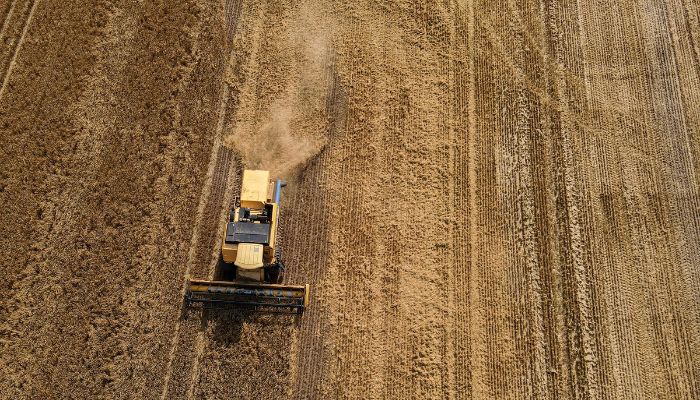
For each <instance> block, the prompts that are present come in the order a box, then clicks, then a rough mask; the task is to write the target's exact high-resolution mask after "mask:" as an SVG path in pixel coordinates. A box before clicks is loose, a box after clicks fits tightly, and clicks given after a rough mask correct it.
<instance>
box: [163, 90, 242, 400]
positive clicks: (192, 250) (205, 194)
mask: <svg viewBox="0 0 700 400" xmlns="http://www.w3.org/2000/svg"><path fill="white" fill-rule="evenodd" d="M228 93H229V89H228V85H227V84H226V83H224V84H223V88H222V90H221V98H220V102H219V120H218V122H217V125H216V131H215V133H214V141H213V143H212V149H211V153H210V156H209V165H208V167H207V179H206V181H205V182H204V187H203V189H202V193H201V194H200V196H199V204H198V206H197V214H196V217H195V221H197V222H196V225H195V227H194V229H193V230H192V239H191V241H190V247H189V250H188V252H187V264H186V266H185V271H184V272H183V274H181V275H182V276H184V280H183V283H182V289H181V290H180V294H181V296H180V298H184V297H185V291H186V290H187V285H186V280H187V279H188V278H189V274H190V270H191V269H192V265H193V264H194V262H195V254H196V249H197V245H198V243H199V239H200V236H201V234H202V232H201V231H202V220H203V215H204V210H205V208H206V205H207V203H208V202H209V198H210V194H211V191H212V186H213V185H214V173H215V171H216V167H217V160H218V159H219V152H220V151H222V149H221V142H222V137H221V132H222V131H223V126H224V115H225V108H226V101H227V99H228ZM181 325H182V319H181V318H178V320H177V322H176V323H175V330H174V332H173V337H172V341H171V345H170V352H169V353H168V363H167V365H166V373H165V377H164V378H163V389H162V391H161V396H160V398H161V399H163V400H164V399H166V398H167V394H168V387H169V384H170V377H171V376H172V365H173V360H174V359H175V354H176V352H177V347H178V343H179V338H180V327H181Z"/></svg>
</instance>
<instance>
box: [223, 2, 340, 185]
mask: <svg viewBox="0 0 700 400" xmlns="http://www.w3.org/2000/svg"><path fill="white" fill-rule="evenodd" d="M321 18H323V16H322V15H320V12H319V11H318V10H314V9H313V8H311V7H309V6H306V5H304V4H302V5H300V6H299V8H298V9H297V10H296V11H295V12H294V13H293V18H292V19H291V20H290V22H289V23H288V24H287V25H286V27H285V31H284V32H283V36H284V40H283V43H284V45H283V46H282V48H281V49H280V50H281V52H280V53H281V54H280V57H282V59H283V61H282V62H281V63H280V65H283V67H281V68H280V70H281V71H282V74H283V76H284V78H285V79H286V80H287V82H286V87H285V90H284V91H283V93H281V94H279V95H278V96H275V97H272V96H271V97H269V98H260V97H258V96H250V97H247V99H245V100H248V101H250V102H251V104H249V105H248V107H255V108H256V109H257V110H263V111H262V112H260V111H258V112H257V113H256V115H255V116H254V117H253V118H252V120H251V118H250V117H251V116H252V115H250V114H246V113H245V107H246V105H242V108H243V112H239V113H237V114H238V115H237V118H236V124H235V128H234V129H233V132H232V133H231V134H230V135H228V136H227V138H226V140H225V145H226V146H228V147H230V148H232V149H234V150H235V151H237V153H238V154H239V156H240V157H241V160H242V163H243V166H244V167H245V168H250V169H264V170H269V171H270V173H271V175H272V176H273V177H281V178H284V179H287V180H295V179H296V177H297V176H298V174H299V173H300V172H301V171H302V170H303V169H304V167H305V166H306V165H307V164H308V162H309V161H310V160H311V159H313V158H314V157H315V156H316V155H318V154H319V153H320V152H321V150H322V149H323V148H324V147H325V145H326V143H327V141H328V139H327V135H326V132H327V123H328V121H327V116H326V112H325V104H326V99H327V97H328V93H329V81H330V79H329V71H330V70H331V67H330V66H331V63H330V55H331V54H332V44H331V40H330V37H331V33H330V32H329V31H328V30H327V28H310V27H313V26H314V25H316V24H314V23H313V22H314V21H318V20H319V19H321ZM325 26H328V25H325ZM268 73H269V72H268V71H266V70H264V69H263V70H261V71H260V76H258V77H257V79H256V80H255V82H256V83H257V85H258V87H260V85H261V84H262V85H267V84H268V83H269V84H270V86H276V85H279V79H280V77H279V76H268V75H266V74H268ZM256 90H257V89H256ZM245 100H244V101H245ZM266 102H267V103H268V104H269V105H267V106H265V105H264V103H266ZM254 103H257V106H256V104H254ZM261 103H262V104H261ZM246 117H247V118H248V120H245V119H244V118H246Z"/></svg>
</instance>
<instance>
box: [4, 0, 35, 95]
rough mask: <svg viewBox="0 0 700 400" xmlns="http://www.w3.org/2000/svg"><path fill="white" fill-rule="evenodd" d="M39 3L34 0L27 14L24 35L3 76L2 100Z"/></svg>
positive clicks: (23, 29)
mask: <svg viewBox="0 0 700 400" xmlns="http://www.w3.org/2000/svg"><path fill="white" fill-rule="evenodd" d="M38 5H39V0H33V3H32V7H31V8H30V10H29V14H28V15H27V19H26V20H25V22H24V27H23V28H22V36H20V38H19V42H17V45H16V47H15V50H14V53H13V54H12V59H10V63H9V64H8V66H7V70H6V71H5V74H4V76H3V78H2V87H0V100H2V96H3V94H5V90H6V88H7V83H8V81H9V79H10V75H11V74H12V69H13V68H14V66H15V63H16V61H17V54H19V51H20V49H21V48H22V44H23V43H24V39H25V37H26V36H27V31H28V30H29V25H30V24H31V22H32V18H33V17H34V12H35V11H36V8H37V6H38ZM8 19H9V17H8ZM6 22H7V21H6ZM4 28H5V26H4V25H3V29H4Z"/></svg>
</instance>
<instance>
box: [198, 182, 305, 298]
mask: <svg viewBox="0 0 700 400" xmlns="http://www.w3.org/2000/svg"><path fill="white" fill-rule="evenodd" d="M284 186H285V183H284V182H282V181H281V180H279V179H278V180H276V181H271V180H270V173H269V172H268V171H253V170H245V171H244V172H243V184H242V186H241V196H240V201H239V202H238V204H236V206H235V207H234V208H233V209H232V210H231V212H230V213H229V215H228V220H227V221H226V227H225V228H224V232H223V243H222V246H221V255H222V258H223V268H224V273H222V274H219V275H222V276H223V277H222V278H220V279H219V280H214V281H206V280H199V279H189V280H188V284H187V292H186V295H185V297H186V301H187V304H188V305H191V304H192V303H205V304H228V305H243V306H253V307H256V308H267V307H272V308H285V309H288V310H295V311H299V312H303V311H304V309H305V308H306V307H307V305H308V303H309V285H308V284H307V285H304V286H293V285H282V284H281V283H282V277H283V274H284V264H283V263H282V259H281V255H280V248H279V237H278V233H279V232H278V226H279V213H280V211H279V207H280V197H281V194H282V193H281V192H282V188H283V187H284Z"/></svg>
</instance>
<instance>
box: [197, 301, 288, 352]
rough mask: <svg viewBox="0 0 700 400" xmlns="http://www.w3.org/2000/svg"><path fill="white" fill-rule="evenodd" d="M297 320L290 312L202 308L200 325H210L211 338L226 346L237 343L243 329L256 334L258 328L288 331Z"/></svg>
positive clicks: (270, 330) (204, 326) (268, 330)
mask: <svg viewBox="0 0 700 400" xmlns="http://www.w3.org/2000/svg"><path fill="white" fill-rule="evenodd" d="M298 320H299V316H298V315H297V314H292V313H281V312H271V311H260V310H255V309H225V308H207V309H205V310H203V314H202V327H203V328H205V329H206V327H209V326H211V327H212V336H211V337H212V339H213V340H214V341H215V342H216V343H217V344H218V345H219V346H224V347H228V346H232V345H236V344H238V343H239V342H240V341H241V336H242V334H243V332H244V331H249V332H250V333H251V334H257V333H258V332H259V331H260V329H264V330H265V331H267V332H272V331H274V332H288V331H289V330H291V329H293V327H295V326H297V325H298ZM246 326H248V329H246ZM280 350H282V349H280Z"/></svg>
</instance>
